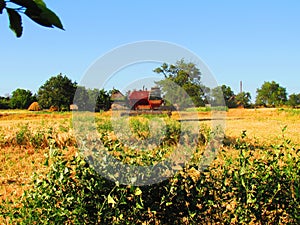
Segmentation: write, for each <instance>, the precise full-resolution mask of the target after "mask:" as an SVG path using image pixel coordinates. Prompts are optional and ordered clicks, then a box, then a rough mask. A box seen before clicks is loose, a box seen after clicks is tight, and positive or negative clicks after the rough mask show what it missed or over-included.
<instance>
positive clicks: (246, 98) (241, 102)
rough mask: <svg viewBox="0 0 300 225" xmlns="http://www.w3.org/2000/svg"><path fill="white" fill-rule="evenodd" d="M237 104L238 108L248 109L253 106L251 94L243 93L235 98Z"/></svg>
mask: <svg viewBox="0 0 300 225" xmlns="http://www.w3.org/2000/svg"><path fill="white" fill-rule="evenodd" d="M235 102H236V105H237V106H243V107H245V108H248V107H250V105H251V94H250V93H249V92H241V93H239V94H237V95H236V96H235Z"/></svg>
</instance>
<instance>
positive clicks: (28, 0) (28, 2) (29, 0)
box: [11, 0, 39, 10]
mask: <svg viewBox="0 0 300 225" xmlns="http://www.w3.org/2000/svg"><path fill="white" fill-rule="evenodd" d="M11 2H13V3H15V4H17V5H20V6H23V7H25V8H26V9H28V8H30V9H32V10H39V7H38V5H37V4H36V3H35V1H33V0H25V1H24V0H11Z"/></svg>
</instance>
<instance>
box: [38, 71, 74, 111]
mask: <svg viewBox="0 0 300 225" xmlns="http://www.w3.org/2000/svg"><path fill="white" fill-rule="evenodd" d="M76 86H77V84H76V82H72V80H70V79H69V78H68V77H66V76H63V75H62V74H58V75H57V76H53V77H51V78H50V79H49V80H47V81H46V82H45V84H43V85H42V86H41V87H40V88H39V90H38V102H39V104H40V106H41V107H42V108H46V109H47V108H50V107H51V106H56V107H58V108H59V109H60V110H62V109H69V107H70V104H72V102H73V98H74V94H75V91H76Z"/></svg>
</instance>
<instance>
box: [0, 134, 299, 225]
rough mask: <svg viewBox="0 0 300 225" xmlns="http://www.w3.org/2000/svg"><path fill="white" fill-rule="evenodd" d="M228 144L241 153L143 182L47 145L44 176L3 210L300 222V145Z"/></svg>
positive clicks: (34, 216)
mask: <svg viewBox="0 0 300 225" xmlns="http://www.w3.org/2000/svg"><path fill="white" fill-rule="evenodd" d="M175 130H176V129H175ZM206 132H207V133H206V134H205V135H208V131H207V130H206ZM175 133H176V132H175ZM107 141H108V143H107V144H110V145H117V144H118V143H116V142H109V140H107ZM232 145H233V147H234V148H235V149H236V151H238V153H239V154H238V156H237V157H230V156H228V155H227V154H226V152H225V151H222V152H221V153H220V155H219V157H221V158H222V157H223V158H224V162H223V163H222V164H217V163H216V162H215V163H214V164H212V165H211V167H209V168H208V169H207V170H205V171H199V170H198V169H199V168H198V165H197V161H196V160H194V161H193V164H190V165H185V167H184V168H183V170H182V171H179V172H177V173H176V174H175V175H174V176H173V177H171V178H169V179H166V180H165V181H163V182H160V183H156V184H153V185H147V186H141V187H135V186H130V185H127V186H126V185H121V184H119V183H118V182H112V181H109V180H107V179H105V178H104V177H102V176H100V175H99V174H97V173H96V172H95V171H94V170H93V168H91V167H90V166H89V165H88V163H87V162H86V161H85V160H84V159H83V157H82V156H80V155H79V154H77V155H75V156H74V157H73V158H71V159H66V157H65V156H64V155H63V153H62V150H59V149H56V148H52V147H51V149H50V156H49V158H47V163H46V165H48V161H50V164H49V165H50V168H49V169H50V170H49V173H48V174H47V176H45V177H41V176H39V175H35V178H34V187H33V188H32V189H31V190H29V191H27V192H25V193H24V196H23V197H22V199H21V200H20V204H19V206H15V208H14V209H13V210H11V211H8V210H6V209H5V208H3V207H1V208H0V212H1V213H2V214H3V215H4V216H5V217H9V218H10V219H11V223H14V224H251V223H252V224H299V223H300V204H299V200H300V172H299V168H300V160H299V156H300V149H297V148H296V147H295V146H294V145H293V144H292V143H291V142H290V140H288V139H284V140H283V142H282V143H281V144H279V145H272V146H261V147H260V148H253V146H251V145H250V144H249V143H248V142H247V137H246V132H245V131H244V132H243V133H242V135H241V137H240V138H238V139H237V140H236V142H235V143H233V144H232ZM119 148H120V149H119V150H118V151H121V150H122V148H121V147H120V146H119Z"/></svg>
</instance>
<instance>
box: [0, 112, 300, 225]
mask: <svg viewBox="0 0 300 225" xmlns="http://www.w3.org/2000/svg"><path fill="white" fill-rule="evenodd" d="M110 115H111V113H110V112H105V113H102V114H98V115H97V117H99V118H101V117H105V118H109V117H110ZM184 115H185V116H186V117H187V118H188V116H189V113H188V112H187V113H184ZM198 116H199V118H200V121H201V118H202V119H203V121H201V123H203V124H207V125H208V126H209V125H210V123H211V121H209V120H206V119H209V118H211V112H198ZM172 117H173V118H174V119H177V118H178V115H176V114H173V116H172ZM224 119H225V136H226V138H225V140H224V144H225V145H224V149H226V151H227V152H228V154H232V152H231V151H233V152H236V151H235V150H233V149H231V147H230V142H231V141H234V140H235V139H236V138H238V137H239V136H240V135H241V133H242V132H243V131H246V132H247V141H249V142H250V143H251V144H254V145H272V144H277V143H281V142H282V140H283V138H288V139H290V140H291V142H292V143H294V144H295V145H296V146H297V147H298V148H299V146H300V126H299V125H300V123H299V119H300V110H292V109H276V108H270V109H265V108H261V109H230V110H229V111H228V112H226V113H225V117H224ZM0 124H1V126H0V199H1V200H3V202H7V201H12V202H14V200H15V199H18V198H19V197H20V196H21V195H22V193H23V191H24V190H26V189H28V188H29V187H30V185H31V177H32V175H33V173H34V172H36V173H38V174H39V173H40V174H43V173H45V171H46V170H47V167H46V166H45V165H44V162H45V156H46V155H47V154H48V152H49V147H50V146H51V141H49V139H50V140H51V139H53V140H55V147H58V148H61V149H65V152H67V155H73V154H74V153H75V152H76V140H75V138H74V136H73V133H72V129H71V127H72V113H70V112H64V113H58V112H53V113H48V112H28V111H22V110H18V111H14V110H11V111H0ZM47 135H48V136H47ZM226 142H227V143H226ZM228 142H229V143H228ZM233 154H235V153H233ZM0 223H1V219H0Z"/></svg>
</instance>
